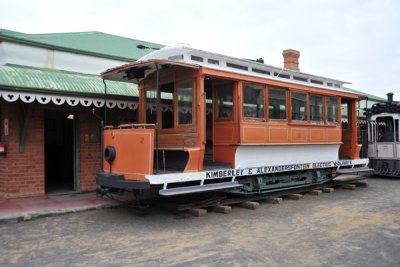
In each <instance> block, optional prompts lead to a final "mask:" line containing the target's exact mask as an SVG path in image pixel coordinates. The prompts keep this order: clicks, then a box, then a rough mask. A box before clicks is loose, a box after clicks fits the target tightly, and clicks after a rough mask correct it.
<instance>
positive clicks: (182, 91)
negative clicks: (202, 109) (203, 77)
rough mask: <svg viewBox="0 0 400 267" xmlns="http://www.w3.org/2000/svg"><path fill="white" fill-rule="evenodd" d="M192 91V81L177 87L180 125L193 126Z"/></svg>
mask: <svg viewBox="0 0 400 267" xmlns="http://www.w3.org/2000/svg"><path fill="white" fill-rule="evenodd" d="M192 91H193V88H192V81H189V82H183V83H179V84H178V85H177V95H178V111H179V112H178V123H179V124H192V102H193V101H192V100H193V95H192Z"/></svg>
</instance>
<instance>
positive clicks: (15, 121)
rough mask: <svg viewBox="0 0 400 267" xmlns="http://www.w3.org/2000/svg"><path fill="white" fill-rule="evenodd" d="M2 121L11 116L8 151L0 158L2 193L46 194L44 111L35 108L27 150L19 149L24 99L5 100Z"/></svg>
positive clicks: (29, 124) (28, 135)
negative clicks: (14, 101) (21, 101)
mask: <svg viewBox="0 0 400 267" xmlns="http://www.w3.org/2000/svg"><path fill="white" fill-rule="evenodd" d="M1 106H2V121H4V119H5V118H8V123H9V129H8V135H7V136H4V129H3V131H2V141H3V142H4V143H5V144H6V146H7V155H6V156H5V157H1V159H0V169H1V172H0V185H1V188H2V189H1V193H0V194H1V195H0V196H1V197H3V198H13V197H25V196H40V195H43V194H44V146H43V142H44V133H43V112H41V110H40V109H37V108H34V109H33V112H32V115H31V118H30V120H29V123H28V129H27V134H26V139H25V153H20V152H19V129H20V121H21V117H22V113H23V109H22V105H21V103H19V102H17V103H7V102H4V101H3V102H2V104H1Z"/></svg>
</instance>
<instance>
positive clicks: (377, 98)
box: [343, 87, 386, 102]
mask: <svg viewBox="0 0 400 267" xmlns="http://www.w3.org/2000/svg"><path fill="white" fill-rule="evenodd" d="M343 89H344V90H346V91H350V92H353V93H356V94H360V95H366V96H368V100H372V101H376V102H382V101H386V99H385V98H382V97H379V96H376V95H371V94H368V93H365V92H361V91H358V90H354V89H351V88H347V87H343Z"/></svg>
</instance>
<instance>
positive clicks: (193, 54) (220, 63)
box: [101, 45, 350, 91]
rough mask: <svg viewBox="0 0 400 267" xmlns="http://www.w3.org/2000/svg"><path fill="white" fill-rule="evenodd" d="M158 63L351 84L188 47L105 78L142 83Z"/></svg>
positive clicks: (305, 81) (107, 73)
mask: <svg viewBox="0 0 400 267" xmlns="http://www.w3.org/2000/svg"><path fill="white" fill-rule="evenodd" d="M155 63H157V64H158V65H159V67H160V68H162V67H163V66H165V65H169V66H171V65H179V66H185V67H190V68H200V67H201V66H203V67H207V68H211V69H217V70H222V71H229V72H234V73H240V74H246V75H249V76H255V77H261V78H267V79H272V80H280V81H284V82H289V83H295V84H303V85H311V86H316V87H322V88H325V89H331V90H339V91H346V90H345V89H344V88H343V85H344V84H350V83H349V82H345V81H341V80H337V79H332V78H327V77H323V76H318V75H313V74H308V73H304V72H300V71H295V70H291V69H286V68H281V67H275V66H271V65H267V64H264V63H259V62H256V61H255V60H249V59H241V58H235V57H230V56H226V55H222V54H217V53H213V52H207V51H203V50H198V49H194V48H191V47H187V46H183V45H180V46H175V47H164V48H161V49H160V50H156V51H154V52H152V53H149V54H147V55H145V56H144V57H142V58H140V59H139V60H138V61H137V62H134V63H129V64H125V65H122V66H119V67H115V68H112V69H108V70H107V71H105V72H103V73H102V74H101V75H102V76H103V78H105V79H108V80H117V81H125V82H133V83H138V82H140V80H141V79H142V78H144V77H145V76H147V75H149V74H150V73H152V72H154V71H156V67H155Z"/></svg>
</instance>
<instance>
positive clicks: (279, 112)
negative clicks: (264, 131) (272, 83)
mask: <svg viewBox="0 0 400 267" xmlns="http://www.w3.org/2000/svg"><path fill="white" fill-rule="evenodd" d="M268 111H269V112H268V113H269V116H268V117H269V118H270V119H281V120H284V119H286V91H285V90H280V89H269V90H268Z"/></svg>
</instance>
